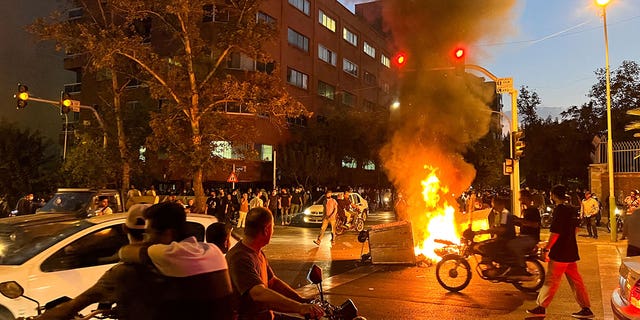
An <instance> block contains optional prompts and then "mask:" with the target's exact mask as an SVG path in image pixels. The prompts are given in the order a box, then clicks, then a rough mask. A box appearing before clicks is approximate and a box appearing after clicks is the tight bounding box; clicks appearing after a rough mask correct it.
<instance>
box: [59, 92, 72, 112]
mask: <svg viewBox="0 0 640 320" xmlns="http://www.w3.org/2000/svg"><path fill="white" fill-rule="evenodd" d="M71 104H72V101H71V96H69V94H68V93H66V92H61V93H60V114H61V115H62V114H67V113H69V111H70V110H71Z"/></svg>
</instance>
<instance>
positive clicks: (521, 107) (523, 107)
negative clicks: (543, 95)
mask: <svg viewBox="0 0 640 320" xmlns="http://www.w3.org/2000/svg"><path fill="white" fill-rule="evenodd" d="M541 103H542V100H540V97H539V96H538V93H537V92H535V91H529V87H527V86H522V87H520V94H518V115H519V116H522V119H521V120H520V122H522V124H524V127H525V128H526V127H528V126H532V125H536V124H540V121H541V120H540V117H538V106H539V105H540V104H541Z"/></svg>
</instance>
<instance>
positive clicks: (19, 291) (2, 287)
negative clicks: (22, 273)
mask: <svg viewBox="0 0 640 320" xmlns="http://www.w3.org/2000/svg"><path fill="white" fill-rule="evenodd" d="M0 293H2V295H3V296H5V297H7V298H9V299H16V298H18V297H21V296H22V295H23V294H24V289H23V288H22V286H21V285H20V284H19V283H17V282H15V281H6V282H2V283H0Z"/></svg>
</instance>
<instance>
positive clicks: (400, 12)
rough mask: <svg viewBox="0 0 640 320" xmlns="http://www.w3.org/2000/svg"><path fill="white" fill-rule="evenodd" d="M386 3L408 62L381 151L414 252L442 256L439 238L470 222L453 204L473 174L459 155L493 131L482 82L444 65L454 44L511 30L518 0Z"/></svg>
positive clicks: (451, 236) (455, 236) (452, 237)
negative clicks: (403, 207) (403, 208)
mask: <svg viewBox="0 0 640 320" xmlns="http://www.w3.org/2000/svg"><path fill="white" fill-rule="evenodd" d="M382 3H383V6H384V7H383V14H384V20H385V24H386V26H387V27H388V28H389V31H391V34H393V37H394V40H395V41H396V45H397V47H398V48H401V49H402V50H405V51H407V52H408V53H409V54H410V56H411V61H409V62H407V63H408V65H407V66H406V68H405V71H404V72H403V74H402V75H401V83H400V88H399V89H400V97H399V101H400V107H399V108H398V109H395V110H392V112H394V114H392V119H394V122H393V123H392V126H394V134H393V136H392V137H391V140H390V141H389V142H388V143H387V144H386V145H385V147H384V148H383V149H382V150H381V152H380V154H381V158H382V160H383V164H384V168H385V170H386V171H387V173H388V176H389V178H390V179H391V181H392V182H393V183H394V185H395V187H396V189H397V190H398V191H399V192H402V194H403V196H404V200H405V201H406V204H407V209H406V215H405V216H401V217H399V218H400V219H404V220H410V221H411V224H412V228H413V234H414V243H415V253H416V255H418V256H420V255H423V256H424V257H425V260H429V259H432V260H438V259H439V257H438V255H437V254H436V251H438V250H439V249H441V248H442V247H444V244H442V243H437V242H436V241H435V240H436V239H440V240H446V241H450V242H452V243H458V242H459V240H460V233H461V231H462V226H464V227H465V228H466V226H467V225H468V223H469V221H466V223H464V221H461V220H464V218H465V217H461V215H462V214H461V213H459V212H456V208H454V207H453V206H452V204H455V203H456V202H455V197H456V196H458V195H460V194H461V193H462V192H463V191H464V190H466V189H467V188H468V187H469V186H470V185H471V182H472V181H473V179H474V177H475V169H474V168H473V166H472V165H470V164H468V163H466V162H465V161H464V159H463V157H462V155H461V154H462V153H463V152H464V151H465V150H466V149H467V148H468V147H469V146H470V145H471V144H472V143H474V142H476V141H478V140H479V139H480V138H482V137H483V136H484V135H486V134H487V133H488V131H489V126H490V121H491V110H490V109H489V107H488V104H489V102H490V99H491V97H492V95H488V94H486V93H485V94H483V90H482V88H480V86H481V85H482V81H469V79H468V77H465V76H459V75H456V74H455V73H454V72H453V71H442V69H446V68H447V67H451V61H450V59H451V54H450V53H451V52H452V50H453V49H454V48H456V47H458V46H460V45H464V46H467V47H468V46H470V45H472V44H475V43H477V42H478V41H479V40H485V41H486V40H493V39H495V38H497V37H499V36H501V35H502V34H503V33H504V32H505V31H507V30H513V28H512V27H511V26H510V25H509V24H510V18H511V16H512V14H511V12H510V11H511V8H512V7H513V5H514V4H515V0H485V1H475V0H448V1H441V0H420V1H414V0H385V1H383V2H382ZM417 35H419V36H417ZM474 49H476V47H474ZM471 51H474V50H471ZM479 54H480V53H479V52H478V50H475V52H474V53H472V54H470V55H471V56H474V57H476V59H477V57H478V56H479ZM468 63H472V62H468Z"/></svg>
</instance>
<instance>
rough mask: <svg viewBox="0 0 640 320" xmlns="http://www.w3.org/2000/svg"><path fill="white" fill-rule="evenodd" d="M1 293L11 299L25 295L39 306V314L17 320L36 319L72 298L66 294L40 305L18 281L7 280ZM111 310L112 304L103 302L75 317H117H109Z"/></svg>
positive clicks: (37, 309)
mask: <svg viewBox="0 0 640 320" xmlns="http://www.w3.org/2000/svg"><path fill="white" fill-rule="evenodd" d="M0 293H2V295H3V296H5V297H7V298H9V299H17V298H20V297H23V298H25V299H27V300H29V301H33V302H34V303H35V304H36V305H37V306H36V308H35V310H36V312H37V314H36V315H33V316H27V317H18V318H16V320H33V319H36V318H37V317H38V316H39V315H41V314H42V312H44V311H46V310H49V309H52V308H54V307H55V306H57V305H60V304H62V303H64V302H67V301H69V300H71V298H69V297H67V296H64V297H60V298H57V299H55V300H52V301H49V302H47V303H46V304H45V305H44V306H41V305H40V302H38V301H37V300H35V299H33V298H30V297H27V296H25V295H24V288H22V286H21V285H20V284H19V283H17V282H16V281H6V282H2V283H0ZM110 312H111V305H108V306H105V305H103V304H99V305H98V310H94V311H92V312H90V313H89V314H87V315H86V316H83V315H81V314H78V315H76V316H75V317H74V318H73V319H74V320H89V319H115V318H111V317H109V314H110Z"/></svg>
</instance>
